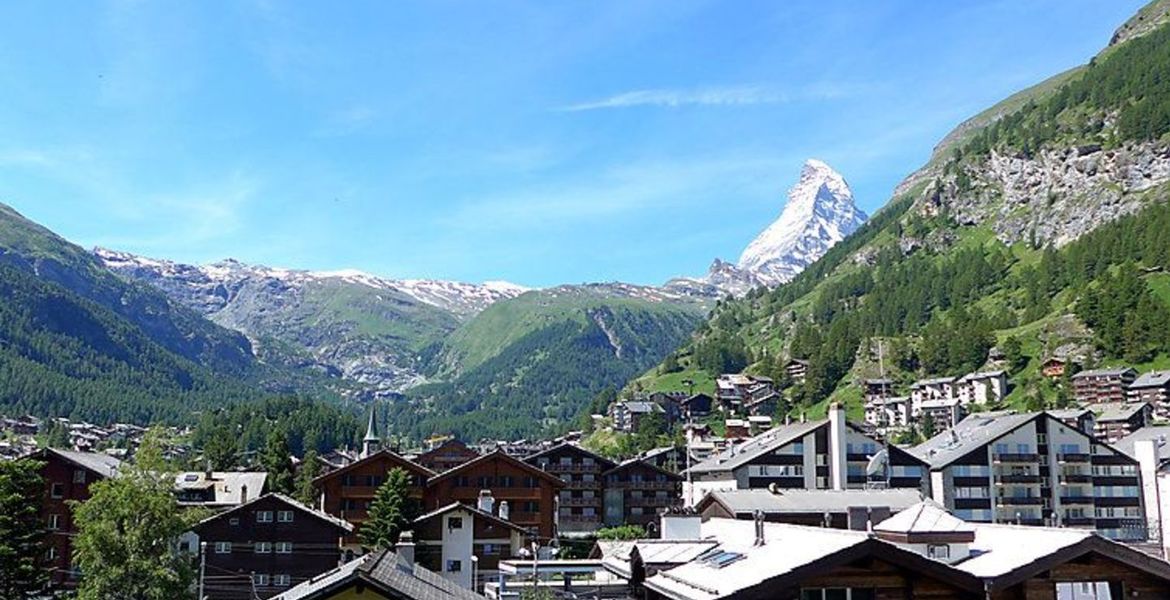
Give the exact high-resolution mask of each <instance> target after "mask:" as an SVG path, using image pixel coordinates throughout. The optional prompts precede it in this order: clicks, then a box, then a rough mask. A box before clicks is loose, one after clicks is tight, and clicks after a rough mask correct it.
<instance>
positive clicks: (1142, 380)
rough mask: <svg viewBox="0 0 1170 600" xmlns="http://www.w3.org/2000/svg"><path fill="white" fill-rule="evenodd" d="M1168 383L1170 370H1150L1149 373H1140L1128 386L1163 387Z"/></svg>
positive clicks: (1169, 382) (1135, 387)
mask: <svg viewBox="0 0 1170 600" xmlns="http://www.w3.org/2000/svg"><path fill="white" fill-rule="evenodd" d="M1165 385H1170V371H1150V372H1149V373H1142V374H1141V375H1139V376H1138V378H1137V379H1134V380H1133V383H1131V384H1129V387H1131V388H1134V389H1137V388H1149V387H1163V386H1165Z"/></svg>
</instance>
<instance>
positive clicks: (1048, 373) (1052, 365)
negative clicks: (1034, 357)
mask: <svg viewBox="0 0 1170 600" xmlns="http://www.w3.org/2000/svg"><path fill="white" fill-rule="evenodd" d="M1067 369H1068V361H1067V360H1065V359H1063V358H1057V357H1055V356H1054V357H1052V358H1049V359H1047V360H1045V361H1044V364H1042V365H1040V373H1041V374H1042V375H1044V376H1045V377H1047V378H1049V379H1060V378H1061V377H1064V374H1065V371H1066V370H1067Z"/></svg>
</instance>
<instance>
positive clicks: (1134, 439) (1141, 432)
mask: <svg viewBox="0 0 1170 600" xmlns="http://www.w3.org/2000/svg"><path fill="white" fill-rule="evenodd" d="M1145 440H1154V442H1156V444H1157V446H1159V447H1162V446H1165V445H1166V441H1167V440H1170V425H1159V426H1156V427H1142V428H1141V429H1138V430H1137V431H1135V432H1133V433H1131V434H1129V435H1127V436H1125V437H1123V438H1121V439H1120V440H1117V442H1116V443H1114V444H1113V447H1114V448H1116V449H1117V450H1119V451H1121V452H1123V453H1125V454H1126V455H1127V456H1129V457H1131V458H1134V459H1136V458H1137V456H1135V455H1134V451H1133V450H1134V446H1135V445H1136V444H1137V443H1138V442H1141V441H1145Z"/></svg>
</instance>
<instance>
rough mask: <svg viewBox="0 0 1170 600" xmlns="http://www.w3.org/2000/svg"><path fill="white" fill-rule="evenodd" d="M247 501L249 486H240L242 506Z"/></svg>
mask: <svg viewBox="0 0 1170 600" xmlns="http://www.w3.org/2000/svg"><path fill="white" fill-rule="evenodd" d="M247 501H248V486H246V485H241V486H240V504H243V503H245V502H247Z"/></svg>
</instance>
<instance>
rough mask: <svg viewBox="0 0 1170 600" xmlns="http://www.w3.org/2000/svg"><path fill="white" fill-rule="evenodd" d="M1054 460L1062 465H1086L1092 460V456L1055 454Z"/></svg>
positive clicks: (1081, 453) (1080, 453) (1082, 453)
mask: <svg viewBox="0 0 1170 600" xmlns="http://www.w3.org/2000/svg"><path fill="white" fill-rule="evenodd" d="M1056 460H1057V461H1058V462H1062V463H1088V462H1090V461H1091V460H1092V456H1090V455H1089V454H1086V453H1084V452H1076V453H1069V454H1057V455H1056Z"/></svg>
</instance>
